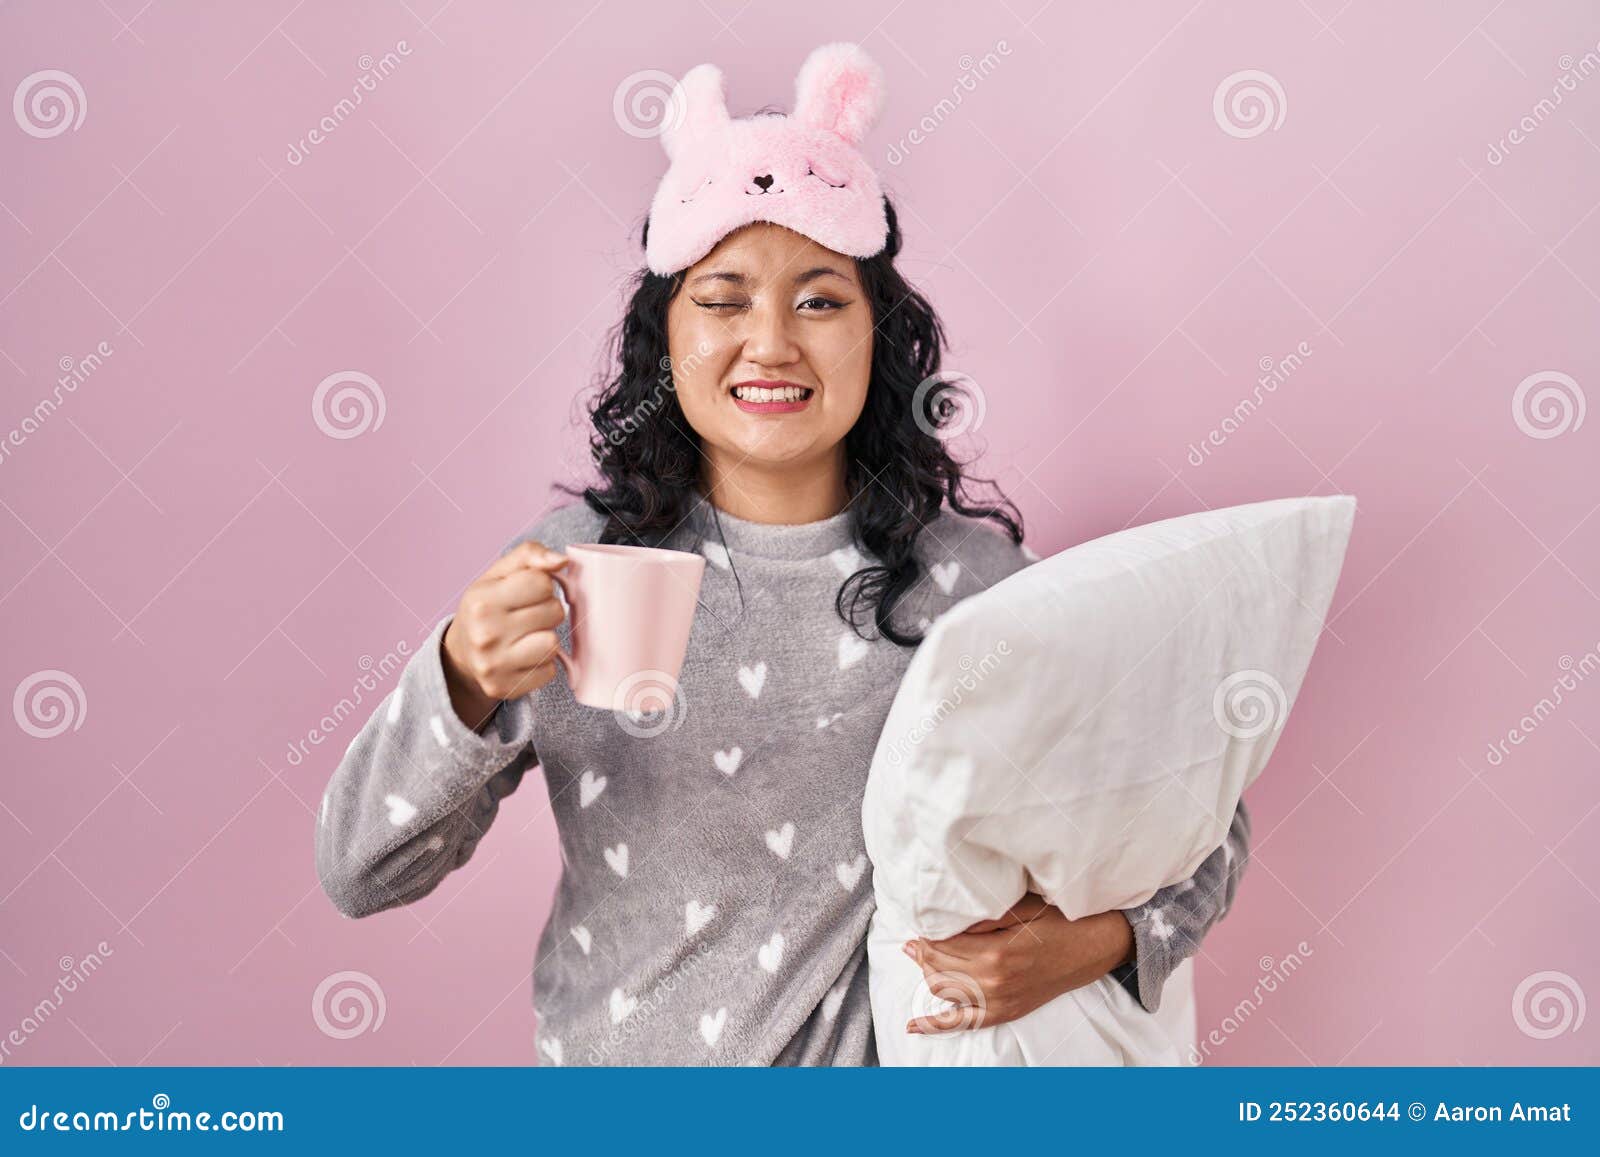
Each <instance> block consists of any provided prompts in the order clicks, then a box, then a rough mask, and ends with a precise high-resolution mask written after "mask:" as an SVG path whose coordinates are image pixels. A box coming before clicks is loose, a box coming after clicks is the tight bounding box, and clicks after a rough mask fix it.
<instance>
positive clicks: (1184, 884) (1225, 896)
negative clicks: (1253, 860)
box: [1111, 799, 1250, 1012]
mask: <svg viewBox="0 0 1600 1157" xmlns="http://www.w3.org/2000/svg"><path fill="white" fill-rule="evenodd" d="M1249 858H1250V813H1249V812H1248V811H1246V810H1245V806H1244V800H1242V799H1241V800H1240V801H1239V807H1238V809H1237V810H1236V811H1235V812H1234V813H1233V823H1232V825H1231V826H1230V827H1229V829H1228V835H1227V838H1226V839H1225V840H1223V842H1222V846H1221V847H1220V848H1218V849H1217V850H1216V851H1214V852H1212V853H1211V855H1209V856H1207V857H1206V858H1205V859H1204V860H1202V861H1201V863H1200V867H1199V868H1198V869H1196V870H1195V874H1194V875H1193V876H1191V877H1190V878H1189V879H1187V880H1180V881H1179V882H1178V883H1176V884H1173V885H1170V886H1169V887H1166V888H1162V889H1161V890H1160V891H1159V892H1157V893H1156V894H1155V895H1154V896H1151V897H1150V899H1149V900H1147V901H1145V902H1144V903H1143V904H1141V905H1139V906H1138V907H1137V908H1127V909H1124V910H1123V913H1122V914H1123V915H1124V916H1126V917H1127V918H1128V923H1129V924H1130V925H1132V927H1133V942H1134V955H1133V960H1132V962H1131V963H1128V964H1124V965H1122V966H1120V967H1118V968H1116V969H1113V970H1112V973H1111V975H1112V976H1114V977H1116V979H1117V980H1118V981H1120V982H1121V983H1122V986H1123V987H1124V988H1126V989H1127V990H1128V992H1129V993H1130V994H1131V995H1132V996H1133V997H1134V998H1135V999H1137V1000H1138V1001H1139V1003H1140V1004H1141V1005H1143V1006H1144V1008H1145V1010H1146V1011H1148V1012H1155V1011H1156V1009H1157V1008H1159V1007H1160V1005H1161V988H1162V986H1163V985H1164V984H1166V982H1167V977H1169V976H1171V975H1172V971H1173V969H1175V968H1177V967H1178V965H1179V964H1182V963H1183V961H1184V960H1185V959H1187V958H1188V957H1190V956H1192V955H1194V953H1195V952H1196V950H1198V949H1199V947H1200V941H1201V940H1202V939H1203V938H1204V937H1205V934H1206V933H1207V932H1208V931H1209V930H1210V929H1211V926H1212V925H1213V924H1215V923H1216V922H1217V921H1218V920H1220V919H1222V917H1223V916H1225V915H1227V913H1228V909H1229V908H1231V907H1232V906H1233V897H1234V894H1235V893H1236V892H1237V891H1238V890H1239V880H1240V878H1241V877H1242V876H1243V875H1244V868H1245V863H1246V862H1247V861H1248V860H1249Z"/></svg>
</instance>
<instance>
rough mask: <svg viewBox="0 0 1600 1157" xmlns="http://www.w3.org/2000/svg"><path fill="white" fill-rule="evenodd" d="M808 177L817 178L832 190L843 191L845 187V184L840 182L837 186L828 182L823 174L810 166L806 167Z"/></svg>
mask: <svg viewBox="0 0 1600 1157" xmlns="http://www.w3.org/2000/svg"><path fill="white" fill-rule="evenodd" d="M806 176H808V177H815V178H816V179H817V180H819V181H821V182H822V183H823V184H824V185H826V186H828V188H830V189H842V188H844V187H845V182H843V181H840V182H839V183H838V184H837V185H835V184H834V183H833V182H832V181H830V180H828V178H826V177H824V176H823V175H822V174H821V173H819V172H817V171H816V170H815V169H813V168H811V167H810V166H809V165H807V166H806Z"/></svg>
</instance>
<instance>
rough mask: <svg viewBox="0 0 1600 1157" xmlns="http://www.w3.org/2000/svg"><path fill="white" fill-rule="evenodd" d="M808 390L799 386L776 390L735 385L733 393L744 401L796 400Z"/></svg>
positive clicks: (802, 396)
mask: <svg viewBox="0 0 1600 1157" xmlns="http://www.w3.org/2000/svg"><path fill="white" fill-rule="evenodd" d="M807 393H809V391H808V390H805V389H803V388H802V387H800V386H783V387H781V388H779V389H776V390H768V389H765V388H762V387H759V386H735V387H734V389H733V395H734V397H736V398H740V399H742V400H744V401H746V402H798V401H800V399H802V398H804V397H805V396H806V394H807Z"/></svg>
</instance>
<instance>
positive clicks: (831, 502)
mask: <svg viewBox="0 0 1600 1157" xmlns="http://www.w3.org/2000/svg"><path fill="white" fill-rule="evenodd" d="M700 485H701V487H702V489H703V490H704V492H705V495H706V497H707V498H708V499H709V501H710V502H711V503H712V504H713V505H714V506H716V507H717V508H718V509H719V510H722V511H725V512H726V513H728V514H731V515H733V516H734V517H735V518H743V519H746V520H748V521H750V522H770V523H780V524H785V525H795V524H800V523H806V522H820V521H821V520H822V519H824V518H831V517H833V516H834V515H835V514H838V513H839V512H840V511H841V510H843V509H844V508H845V506H846V505H847V504H848V503H849V500H850V495H849V492H848V491H847V490H846V489H845V484H844V444H843V443H842V442H841V443H840V444H839V445H838V446H837V447H835V449H834V451H833V452H832V453H830V454H827V455H824V456H823V457H822V458H819V459H816V460H814V461H809V462H799V463H782V464H780V465H767V464H764V463H759V462H755V461H752V460H750V459H745V460H744V461H729V460H728V459H727V458H726V457H725V456H724V455H722V454H720V453H715V452H713V453H708V455H707V457H706V459H705V463H704V466H703V468H702V470H701V475H700Z"/></svg>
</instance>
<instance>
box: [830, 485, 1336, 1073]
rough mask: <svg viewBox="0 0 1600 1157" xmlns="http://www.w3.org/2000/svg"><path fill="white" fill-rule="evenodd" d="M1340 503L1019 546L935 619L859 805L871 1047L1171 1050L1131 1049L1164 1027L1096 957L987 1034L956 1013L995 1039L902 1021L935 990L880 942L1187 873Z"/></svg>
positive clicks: (1221, 801)
mask: <svg viewBox="0 0 1600 1157" xmlns="http://www.w3.org/2000/svg"><path fill="white" fill-rule="evenodd" d="M1354 516H1355V500H1354V499H1353V498H1351V497H1348V496H1342V495H1341V496H1336V497H1324V498H1287V499H1280V500H1277V501H1271V502H1260V503H1254V504H1250V505H1246V506H1235V507H1231V508H1227V509H1222V510H1212V511H1205V512H1202V513H1198V514H1192V515H1187V516H1184V517H1181V518H1173V519H1168V520H1166V521H1163V522H1157V523H1152V524H1150V525H1147V526H1140V527H1136V528H1133V529H1130V530H1124V531H1121V532H1118V533H1116V534H1112V535H1108V536H1106V537H1104V538H1100V539H1096V540H1094V541H1092V542H1088V543H1084V544H1082V545H1079V546H1075V547H1072V548H1070V549H1068V550H1065V551H1062V552H1060V553H1059V554H1056V555H1054V556H1052V557H1050V558H1047V559H1043V560H1041V561H1039V562H1036V563H1034V564H1033V565H1031V566H1028V567H1026V568H1024V569H1023V570H1021V571H1018V572H1016V573H1015V574H1013V575H1010V576H1009V577H1007V578H1006V579H1004V580H1002V581H1001V582H999V583H996V584H995V585H994V586H993V587H991V588H989V589H988V590H987V591H984V592H981V593H979V594H977V595H973V596H971V597H969V598H967V599H964V600H963V601H961V602H960V603H958V604H956V606H954V607H953V608H951V609H950V610H949V611H948V612H946V613H945V614H944V615H943V616H941V617H940V618H939V620H938V621H937V622H936V623H935V624H934V625H933V627H932V628H931V629H930V630H929V632H928V634H927V637H926V638H925V640H924V641H923V643H922V644H921V646H920V647H919V648H918V650H917V653H916V655H915V656H914V657H913V659H912V662H911V664H910V666H909V667H908V669H907V671H906V674H905V676H904V678H903V679H902V681H901V684H900V687H899V689H898V691H897V693H896V696H895V699H894V702H893V704H892V706H891V708H890V711H889V715H888V718H887V722H886V723H885V726H884V729H883V733H882V735H881V736H880V738H879V742H878V745H877V749H876V751H875V753H874V756H873V762H872V767H871V770H870V772H869V774H868V779H867V787H866V794H865V798H864V802H863V805H862V826H863V830H864V832H865V837H866V849H867V854H868V856H869V857H870V858H871V860H872V862H873V881H874V888H875V890H876V893H877V906H878V910H877V914H876V916H875V917H874V926H873V932H872V934H871V935H870V936H869V940H868V946H869V954H870V958H871V968H872V976H871V978H872V1002H873V1013H874V1019H875V1021H876V1022H877V1025H876V1027H877V1037H878V1045H879V1053H880V1059H881V1060H882V1061H883V1062H884V1063H886V1064H897V1063H935V1064H943V1063H1037V1062H1036V1061H1033V1062H1030V1061H1029V1060H1027V1059H1025V1058H1026V1057H1040V1056H1045V1055H1048V1056H1050V1058H1051V1059H1050V1061H1049V1063H1051V1064H1075V1063H1174V1062H1173V1061H1172V1056H1173V1055H1174V1050H1168V1049H1165V1048H1159V1049H1156V1050H1155V1051H1156V1052H1158V1053H1159V1054H1160V1055H1158V1056H1154V1057H1152V1058H1149V1059H1141V1056H1140V1055H1139V1054H1140V1053H1149V1052H1151V1051H1152V1046H1151V1042H1150V1041H1149V1039H1148V1038H1149V1032H1148V1031H1147V1030H1149V1029H1151V1028H1152V1027H1156V1028H1158V1029H1160V1030H1161V1031H1162V1032H1163V1033H1164V1034H1167V1035H1170V1033H1171V1032H1173V1031H1182V1026H1181V1025H1178V1026H1177V1027H1176V1028H1175V1027H1174V1026H1173V1025H1171V1024H1168V1025H1160V1026H1150V1025H1143V1024H1118V1023H1116V1022H1117V1021H1118V1019H1119V1018H1121V1019H1122V1020H1123V1021H1126V1020H1127V1019H1128V1018H1130V1017H1132V1018H1149V1015H1150V1014H1148V1013H1145V1012H1144V1011H1143V1010H1142V1009H1140V1008H1139V1007H1138V1006H1137V1005H1136V1004H1134V1003H1132V1002H1131V1001H1128V1000H1126V999H1119V997H1118V994H1119V993H1120V988H1119V987H1118V986H1116V985H1115V982H1112V981H1110V980H1109V978H1107V979H1106V980H1104V981H1103V982H1101V983H1100V984H1099V985H1097V986H1089V988H1087V989H1083V990H1079V992H1078V993H1068V994H1066V995H1065V996H1064V997H1061V998H1058V999H1057V1000H1056V1001H1052V1002H1051V1003H1050V1004H1048V1005H1046V1006H1044V1007H1043V1008H1040V1009H1038V1010H1037V1011H1035V1012H1034V1013H1031V1014H1029V1015H1028V1016H1027V1017H1023V1018H1021V1019H1020V1020H1018V1021H1016V1022H1013V1024H1012V1025H1011V1026H1001V1027H1003V1028H1008V1029H1009V1031H1008V1032H1007V1033H1005V1034H995V1033H994V1030H988V1029H985V1030H978V1032H977V1033H970V1032H969V1033H965V1034H957V1035H960V1036H966V1037H968V1038H971V1037H975V1036H981V1035H982V1034H985V1033H988V1034H991V1035H998V1036H1001V1037H1002V1038H1003V1039H1000V1040H996V1041H994V1042H993V1045H992V1047H990V1048H988V1049H987V1050H985V1049H983V1048H978V1049H976V1051H974V1046H973V1042H972V1041H971V1040H970V1039H969V1040H968V1041H966V1042H964V1043H962V1044H961V1045H960V1046H959V1047H958V1046H957V1045H956V1044H955V1043H953V1042H952V1041H950V1040H949V1039H947V1038H939V1037H930V1038H908V1037H907V1034H906V1033H905V1031H904V1026H905V1023H906V1021H907V1020H908V1019H909V1018H910V1016H912V1015H923V1014H926V1013H927V1012H928V1011H929V1010H930V1008H936V1007H943V1002H942V1001H939V1000H937V999H931V998H930V997H929V996H928V992H927V988H926V986H925V985H919V983H918V982H919V979H920V972H919V971H918V970H917V969H916V966H915V965H914V964H912V963H911V962H910V961H909V959H908V958H907V957H905V956H904V955H903V954H902V953H901V952H900V950H899V944H900V942H901V941H903V940H905V939H907V938H909V937H912V936H918V935H921V936H928V937H930V938H933V939H942V938H944V937H948V936H952V935H954V934H956V933H957V932H961V931H963V930H965V929H966V928H968V927H970V926H971V925H972V924H974V923H976V922H978V921H980V920H985V919H992V918H995V917H997V916H999V915H1001V914H1002V913H1003V912H1005V910H1006V909H1007V908H1009V907H1010V906H1011V905H1012V904H1014V903H1015V902H1016V901H1017V900H1018V899H1020V898H1021V896H1022V895H1023V894H1024V893H1025V892H1028V891H1035V892H1039V893H1041V894H1042V895H1044V896H1045V897H1046V898H1047V899H1048V900H1049V901H1050V902H1051V903H1052V904H1054V905H1056V906H1057V907H1059V908H1060V909H1062V911H1064V912H1065V913H1066V914H1067V916H1069V917H1071V918H1073V919H1078V918H1080V917H1083V916H1087V915H1090V914H1093V913H1098V912H1105V911H1109V910H1111V909H1116V908H1130V907H1134V906H1136V905H1138V904H1141V903H1143V902H1144V901H1146V900H1148V899H1149V898H1150V896H1151V895H1153V894H1154V893H1155V891H1156V890H1157V889H1159V888H1162V887H1165V886H1167V885H1169V884H1174V883H1177V882H1179V881H1181V880H1185V879H1187V878H1188V877H1190V876H1191V875H1193V874H1194V871H1195V870H1196V869H1197V868H1198V867H1199V865H1200V862H1201V861H1202V860H1203V859H1204V858H1205V857H1206V856H1207V855H1209V854H1210V853H1211V852H1212V851H1214V850H1215V849H1216V848H1218V847H1219V846H1221V844H1222V842H1223V840H1224V838H1225V836H1226V834H1227V831H1228V825H1229V822H1230V821H1231V819H1232V817H1233V813H1234V810H1235V808H1236V807H1237V805H1238V801H1239V797H1240V795H1241V793H1242V792H1243V791H1244V789H1245V788H1246V787H1247V786H1248V785H1249V784H1250V783H1251V782H1253V781H1254V779H1255V778H1256V777H1257V776H1258V775H1259V774H1260V772H1261V770H1262V768H1263V767H1264V766H1265V764H1266V762H1267V758H1268V757H1269V756H1270V755H1271V753H1272V750H1273V747H1274V746H1275V745H1276V743H1277V739H1278V736H1279V734H1280V733H1281V731H1282V728H1283V725H1284V723H1285V721H1286V719H1287V717H1288V712H1289V708H1290V707H1291V706H1292V705H1293V703H1294V700H1295V697H1296V695H1298V693H1299V691H1300V686H1301V682H1302V680H1303V679H1304V677H1305V673H1306V669H1307V667H1308V665H1309V663H1310V661H1311V655H1312V652H1313V650H1314V648H1315V646H1316V642H1317V639H1318V637H1319V635H1320V634H1321V631H1322V626H1323V619H1324V616H1325V615H1326V613H1327V609H1328V604H1329V602H1330V600H1331V599H1332V596H1333V591H1334V587H1335V585H1336V583H1337V581H1338V577H1339V571H1340V568H1341V566H1342V564H1343V561H1344V553H1345V547H1346V544H1347V543H1348V541H1349V536H1350V530H1351V526H1352V523H1353V520H1354ZM908 967H909V971H908ZM1185 982H1187V974H1185ZM1169 987H1170V986H1169ZM919 988H920V991H918V990H919ZM1113 990H1116V991H1113ZM1169 995H1170V992H1169ZM1122 996H1123V997H1125V994H1122ZM880 1003H881V1005H882V1007H880ZM1053 1009H1055V1010H1057V1012H1056V1013H1054V1014H1052V1010H1053ZM1191 1013H1192V1010H1191ZM1085 1018H1087V1022H1088V1023H1086V1021H1085ZM1191 1020H1192V1015H1191ZM1085 1028H1088V1029H1090V1030H1092V1031H1089V1032H1085V1031H1084V1029H1085ZM1189 1031H1190V1033H1191V1035H1192V1027H1191V1028H1190V1029H1189ZM1061 1034H1069V1035H1070V1037H1071V1038H1072V1039H1076V1040H1078V1041H1079V1042H1081V1043H1082V1045H1083V1047H1082V1048H1081V1049H1079V1050H1078V1051H1077V1052H1075V1051H1074V1047H1073V1046H1072V1043H1071V1040H1068V1041H1067V1044H1066V1045H1063V1043H1062V1040H1061V1039H1059V1038H1060V1036H1061ZM1130 1034H1131V1035H1130ZM1164 1039H1165V1038H1164V1037H1163V1038H1160V1039H1158V1041H1157V1042H1156V1043H1158V1044H1160V1043H1162V1041H1164ZM1108 1041H1109V1042H1111V1043H1110V1044H1109V1045H1108V1044H1107V1042H1108ZM1172 1043H1173V1044H1174V1046H1175V1048H1176V1047H1177V1046H1179V1045H1181V1044H1182V1043H1183V1042H1172ZM941 1049H943V1050H944V1052H945V1053H946V1058H945V1059H940V1056H939V1054H940V1051H941ZM1130 1052H1131V1053H1132V1054H1134V1055H1124V1054H1127V1053H1130ZM955 1054H960V1056H961V1057H962V1058H964V1059H960V1060H958V1059H956V1058H955ZM1118 1056H1120V1057H1121V1059H1120V1061H1118V1060H1116V1059H1110V1060H1108V1059H1107V1058H1108V1057H1113V1058H1114V1057H1118ZM986 1057H988V1058H989V1060H988V1061H986V1060H985V1058H986ZM1005 1057H1010V1058H1011V1059H1010V1060H1009V1061H1008V1060H1006V1059H1003V1058H1005ZM1075 1057H1078V1058H1079V1059H1074V1058H1075Z"/></svg>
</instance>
